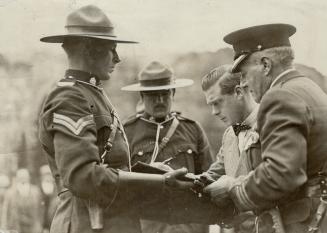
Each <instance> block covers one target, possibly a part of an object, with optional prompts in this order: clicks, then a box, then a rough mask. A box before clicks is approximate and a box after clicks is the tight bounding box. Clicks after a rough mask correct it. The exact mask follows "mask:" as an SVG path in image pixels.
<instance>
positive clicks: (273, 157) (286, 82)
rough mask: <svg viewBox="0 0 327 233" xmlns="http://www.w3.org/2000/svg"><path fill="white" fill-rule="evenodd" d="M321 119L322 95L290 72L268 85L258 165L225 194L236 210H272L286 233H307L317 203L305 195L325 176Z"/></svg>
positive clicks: (324, 112)
mask: <svg viewBox="0 0 327 233" xmlns="http://www.w3.org/2000/svg"><path fill="white" fill-rule="evenodd" d="M326 116H327V96H326V94H325V93H324V92H323V91H322V90H321V89H320V87H319V86H318V85H316V84H315V83H314V82H313V81H311V80H310V79H308V78H306V77H303V76H302V75H301V74H299V73H298V72H297V71H296V70H291V71H290V72H288V73H286V74H284V75H282V76H281V77H280V78H279V79H278V80H277V81H276V82H275V83H274V84H273V86H272V87H271V89H270V90H268V91H267V93H266V94H265V95H264V96H263V98H262V100H261V103H260V108H259V112H258V132H259V135H260V142H261V150H262V153H261V155H262V160H263V162H262V163H261V164H260V165H259V166H258V167H257V168H256V169H255V170H254V173H253V174H251V175H250V176H249V177H248V179H246V180H244V181H243V182H242V183H241V184H240V185H237V186H235V187H234V188H232V190H231V196H232V198H233V200H234V202H235V204H236V205H237V206H238V208H239V209H240V210H267V209H269V208H272V207H274V206H276V205H277V206H279V209H280V210H281V215H282V219H283V222H284V225H285V228H286V231H287V232H298V233H299V232H307V231H308V229H307V227H308V222H309V221H310V217H311V216H312V213H314V212H315V211H316V202H315V201H316V200H317V199H315V198H308V196H311V195H309V194H308V193H306V191H305V190H306V187H307V186H310V185H313V184H314V183H317V182H318V181H317V175H318V172H320V171H325V172H326V162H327V143H326V141H327V117H326ZM318 196H319V192H318V195H317V197H318Z"/></svg>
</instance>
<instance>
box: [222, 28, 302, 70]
mask: <svg viewBox="0 0 327 233" xmlns="http://www.w3.org/2000/svg"><path fill="white" fill-rule="evenodd" d="M295 32H296V28H295V27H294V26H293V25H290V24H282V23H276V24H264V25H258V26H253V27H248V28H243V29H240V30H237V31H234V32H232V33H229V34H228V35H226V36H225V37H224V41H225V42H226V43H228V44H231V45H232V46H233V49H234V52H235V56H234V64H233V67H232V71H233V72H237V69H238V67H239V65H240V64H241V63H242V62H243V61H244V60H245V59H246V58H247V57H249V55H251V54H252V53H255V52H258V51H262V50H265V49H269V48H273V47H281V46H289V47H290V46H291V43H290V40H289V37H291V36H292V35H293V34H294V33H295Z"/></svg>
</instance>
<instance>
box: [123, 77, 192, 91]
mask: <svg viewBox="0 0 327 233" xmlns="http://www.w3.org/2000/svg"><path fill="white" fill-rule="evenodd" d="M193 83H194V82H193V80H191V79H176V80H175V83H173V84H169V85H163V86H151V87H144V86H141V84H140V83H136V84H132V85H128V86H125V87H123V88H122V89H121V90H123V91H158V90H167V89H173V88H179V87H187V86H191V85H192V84H193Z"/></svg>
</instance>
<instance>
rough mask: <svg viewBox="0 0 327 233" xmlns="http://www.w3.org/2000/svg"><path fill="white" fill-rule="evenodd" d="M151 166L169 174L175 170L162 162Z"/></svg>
mask: <svg viewBox="0 0 327 233" xmlns="http://www.w3.org/2000/svg"><path fill="white" fill-rule="evenodd" d="M150 165H151V166H153V167H156V168H159V169H161V170H165V171H167V172H169V171H173V170H174V169H172V168H171V167H170V166H168V165H167V164H164V163H162V162H154V163H151V164H150Z"/></svg>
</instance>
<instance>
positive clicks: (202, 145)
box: [196, 122, 215, 172]
mask: <svg viewBox="0 0 327 233" xmlns="http://www.w3.org/2000/svg"><path fill="white" fill-rule="evenodd" d="M196 125H197V128H198V158H199V160H200V163H201V169H202V172H203V171H206V170H208V168H209V167H210V165H211V164H212V163H213V162H214V161H215V159H214V156H213V155H212V153H211V151H210V144H209V140H208V137H207V135H206V134H205V132H204V130H203V129H202V127H201V125H200V124H199V123H197V122H196Z"/></svg>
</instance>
